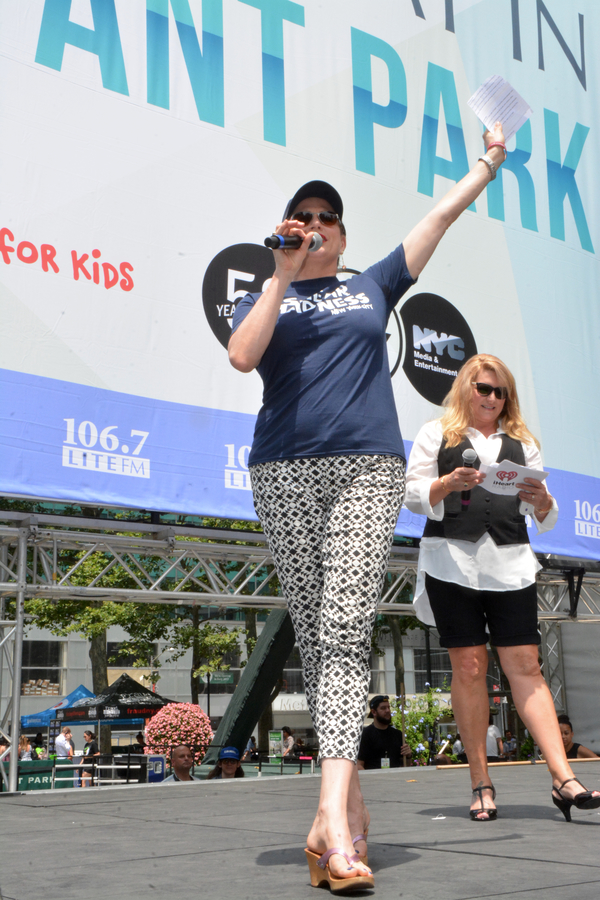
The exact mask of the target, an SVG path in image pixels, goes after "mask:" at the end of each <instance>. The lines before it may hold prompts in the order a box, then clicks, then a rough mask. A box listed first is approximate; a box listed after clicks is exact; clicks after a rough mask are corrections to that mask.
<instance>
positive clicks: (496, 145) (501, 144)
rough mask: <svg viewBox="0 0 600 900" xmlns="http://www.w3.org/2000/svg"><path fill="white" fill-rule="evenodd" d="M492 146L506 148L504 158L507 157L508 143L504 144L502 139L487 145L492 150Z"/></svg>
mask: <svg viewBox="0 0 600 900" xmlns="http://www.w3.org/2000/svg"><path fill="white" fill-rule="evenodd" d="M492 147H502V149H503V150H504V159H506V144H503V143H502V141H492V143H491V144H488V145H487V150H491V149H492ZM487 150H486V152H487Z"/></svg>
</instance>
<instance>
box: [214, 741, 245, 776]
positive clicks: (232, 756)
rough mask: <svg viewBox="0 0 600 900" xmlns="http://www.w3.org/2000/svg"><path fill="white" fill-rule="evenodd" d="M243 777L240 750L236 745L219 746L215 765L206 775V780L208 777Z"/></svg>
mask: <svg viewBox="0 0 600 900" xmlns="http://www.w3.org/2000/svg"><path fill="white" fill-rule="evenodd" d="M243 777H244V770H243V769H242V763H241V761H240V751H239V750H238V749H237V747H221V749H220V750H219V759H218V760H217V764H216V766H215V767H214V769H211V770H210V772H209V773H208V775H207V776H206V779H207V781H208V779H209V778H243Z"/></svg>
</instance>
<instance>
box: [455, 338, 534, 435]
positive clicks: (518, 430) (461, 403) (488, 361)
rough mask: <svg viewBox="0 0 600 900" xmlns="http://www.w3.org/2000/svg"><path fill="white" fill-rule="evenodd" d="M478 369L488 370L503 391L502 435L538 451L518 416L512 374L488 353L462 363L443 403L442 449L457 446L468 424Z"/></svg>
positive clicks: (517, 403) (495, 357) (519, 413)
mask: <svg viewBox="0 0 600 900" xmlns="http://www.w3.org/2000/svg"><path fill="white" fill-rule="evenodd" d="M480 369H489V370H490V371H491V372H493V373H494V375H495V376H496V377H497V379H498V381H500V382H502V384H503V385H504V387H506V390H507V393H508V396H507V398H506V400H505V401H504V409H503V410H502V416H501V419H502V428H503V429H504V431H505V432H506V434H507V435H508V436H509V437H511V438H514V439H515V440H517V441H522V442H523V443H525V444H532V443H533V444H535V445H536V446H537V447H539V446H540V445H539V442H538V441H537V439H536V438H535V437H534V436H533V435H532V433H531V432H530V431H529V429H528V428H527V425H526V424H525V422H524V420H523V417H522V415H521V409H520V407H519V397H518V395H517V386H516V384H515V379H514V377H513V374H512V372H511V371H510V369H509V368H508V367H507V366H506V365H505V364H504V363H503V362H502V360H500V359H498V357H497V356H491V355H490V354H489V353H478V354H477V356H471V358H470V359H468V360H467V361H466V363H465V364H464V365H463V366H462V368H461V369H460V370H459V372H458V374H457V376H456V378H455V379H454V384H453V385H452V387H451V389H450V391H449V393H448V395H447V396H446V397H445V399H444V402H443V406H445V407H446V412H445V413H444V415H443V416H442V418H441V420H440V421H441V424H442V430H443V432H444V437H445V438H446V445H447V446H448V447H456V446H458V444H460V443H461V441H462V440H463V439H464V437H465V435H466V432H467V428H468V427H469V426H470V424H471V416H472V410H471V398H472V396H473V391H472V384H471V383H472V382H473V381H475V379H476V377H477V373H478V372H479V370H480Z"/></svg>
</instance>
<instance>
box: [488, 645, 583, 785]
mask: <svg viewBox="0 0 600 900" xmlns="http://www.w3.org/2000/svg"><path fill="white" fill-rule="evenodd" d="M498 655H499V657H500V662H501V664H502V669H503V670H504V672H505V674H506V677H507V678H508V680H509V681H510V687H511V691H512V696H513V701H514V704H515V706H516V707H517V710H518V713H519V715H520V716H521V718H522V720H523V722H524V723H525V726H526V727H527V729H528V730H529V731H530V732H531V734H532V735H533V737H534V739H535V741H536V743H537V744H538V746H539V748H540V750H541V751H542V754H543V756H544V759H545V760H546V762H547V763H548V768H549V769H550V773H551V774H552V783H553V784H554V785H556V786H557V787H559V786H560V785H561V784H562V783H563V781H566V779H567V778H573V777H574V776H573V770H572V768H571V766H570V765H569V762H568V760H567V757H566V755H565V748H564V745H563V742H562V738H561V736H560V729H559V727H558V719H557V717H556V710H555V708H554V703H553V701H552V695H551V694H550V691H549V690H548V685H547V684H546V682H545V681H544V677H543V675H542V673H541V671H540V666H539V662H538V648H537V646H536V645H535V644H526V645H524V646H520V647H498ZM581 790H582V788H581V786H580V785H579V784H577V782H576V781H575V782H572V783H571V784H567V785H565V787H564V788H563V794H564V795H565V797H569V798H573V797H574V796H575V794H578V793H580V792H581ZM594 793H597V791H594Z"/></svg>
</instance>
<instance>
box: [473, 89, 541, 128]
mask: <svg viewBox="0 0 600 900" xmlns="http://www.w3.org/2000/svg"><path fill="white" fill-rule="evenodd" d="M467 103H468V105H469V106H470V107H471V109H472V110H473V112H474V113H475V115H476V116H477V118H478V119H481V121H482V122H483V124H484V125H485V127H486V128H487V129H488V131H492V130H493V128H494V125H495V124H496V122H498V121H500V122H502V130H503V131H504V139H505V140H506V141H508V139H509V138H511V137H512V136H513V134H516V133H517V131H518V130H519V128H520V127H521V125H523V123H524V122H526V121H527V119H528V118H529V116H530V115H531V114H532V112H533V110H532V109H531V107H530V106H529V105H528V104H527V103H526V102H525V100H523V98H522V97H521V95H520V94H518V93H517V91H515V89H514V88H513V87H511V86H510V84H509V83H508V81H505V80H504V78H503V77H502V75H491V76H490V77H489V78H488V79H487V81H484V82H483V84H482V85H481V87H479V88H477V90H476V91H475V93H474V94H473V96H472V97H471V98H470V99H469V100H468V101H467Z"/></svg>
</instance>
